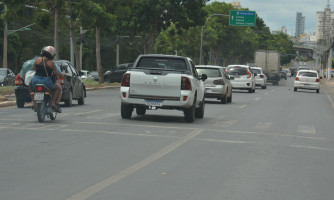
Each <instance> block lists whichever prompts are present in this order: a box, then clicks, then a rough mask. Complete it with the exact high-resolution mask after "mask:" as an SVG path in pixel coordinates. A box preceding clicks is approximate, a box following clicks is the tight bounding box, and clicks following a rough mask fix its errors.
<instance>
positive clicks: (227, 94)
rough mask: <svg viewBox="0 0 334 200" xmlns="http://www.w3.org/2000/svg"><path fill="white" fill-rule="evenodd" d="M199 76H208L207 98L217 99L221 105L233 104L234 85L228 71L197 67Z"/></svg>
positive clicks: (211, 66)
mask: <svg viewBox="0 0 334 200" xmlns="http://www.w3.org/2000/svg"><path fill="white" fill-rule="evenodd" d="M195 67H196V71H197V73H198V75H199V76H202V74H206V75H207V77H208V78H207V79H206V80H205V81H204V86H205V98H217V99H218V100H220V101H221V103H223V104H226V103H231V102H232V84H231V81H230V78H229V77H228V75H227V73H226V71H225V70H224V68H223V67H221V66H214V65H196V66H195Z"/></svg>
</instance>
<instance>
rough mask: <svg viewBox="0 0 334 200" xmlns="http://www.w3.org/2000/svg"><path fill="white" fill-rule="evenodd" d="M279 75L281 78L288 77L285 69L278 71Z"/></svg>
mask: <svg viewBox="0 0 334 200" xmlns="http://www.w3.org/2000/svg"><path fill="white" fill-rule="evenodd" d="M280 76H281V79H282V78H283V79H285V80H286V79H287V78H288V75H287V74H286V72H285V71H280Z"/></svg>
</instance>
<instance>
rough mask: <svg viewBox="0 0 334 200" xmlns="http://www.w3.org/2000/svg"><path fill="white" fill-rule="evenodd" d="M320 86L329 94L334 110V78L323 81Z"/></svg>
mask: <svg viewBox="0 0 334 200" xmlns="http://www.w3.org/2000/svg"><path fill="white" fill-rule="evenodd" d="M320 84H321V89H323V91H324V92H325V93H326V94H327V96H328V98H329V101H330V102H331V104H332V108H333V109H334V78H332V79H331V80H328V79H321V80H320Z"/></svg>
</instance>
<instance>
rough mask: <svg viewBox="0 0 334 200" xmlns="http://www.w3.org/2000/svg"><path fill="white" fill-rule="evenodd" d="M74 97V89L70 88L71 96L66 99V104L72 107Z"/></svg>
mask: <svg viewBox="0 0 334 200" xmlns="http://www.w3.org/2000/svg"><path fill="white" fill-rule="evenodd" d="M72 97H73V95H72V90H70V97H69V98H68V99H66V100H65V106H67V107H72Z"/></svg>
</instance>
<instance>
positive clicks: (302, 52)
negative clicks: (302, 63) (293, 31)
mask: <svg viewBox="0 0 334 200" xmlns="http://www.w3.org/2000/svg"><path fill="white" fill-rule="evenodd" d="M293 48H294V49H295V51H296V54H297V56H301V57H304V58H307V59H310V60H311V59H313V54H314V51H315V49H314V47H311V46H302V45H293Z"/></svg>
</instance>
